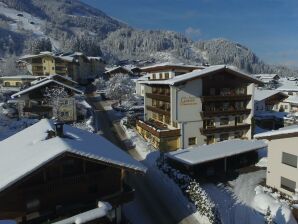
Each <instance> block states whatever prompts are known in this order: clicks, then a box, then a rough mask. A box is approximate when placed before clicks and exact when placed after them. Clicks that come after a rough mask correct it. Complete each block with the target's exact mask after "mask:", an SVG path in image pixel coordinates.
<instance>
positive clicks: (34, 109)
mask: <svg viewBox="0 0 298 224" xmlns="http://www.w3.org/2000/svg"><path fill="white" fill-rule="evenodd" d="M23 111H24V112H31V113H38V112H50V111H52V107H51V106H42V105H34V106H31V107H24V108H23Z"/></svg>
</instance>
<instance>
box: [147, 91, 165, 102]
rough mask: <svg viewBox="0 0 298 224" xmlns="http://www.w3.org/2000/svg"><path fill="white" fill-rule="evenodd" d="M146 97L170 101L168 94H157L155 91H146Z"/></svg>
mask: <svg viewBox="0 0 298 224" xmlns="http://www.w3.org/2000/svg"><path fill="white" fill-rule="evenodd" d="M146 97H148V98H151V99H156V100H160V101H164V102H170V95H165V94H157V93H146Z"/></svg>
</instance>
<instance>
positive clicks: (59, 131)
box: [54, 122, 64, 138]
mask: <svg viewBox="0 0 298 224" xmlns="http://www.w3.org/2000/svg"><path fill="white" fill-rule="evenodd" d="M54 125H55V129H56V130H55V131H56V136H58V137H60V138H63V137H64V133H63V125H64V123H63V122H55V123H54Z"/></svg>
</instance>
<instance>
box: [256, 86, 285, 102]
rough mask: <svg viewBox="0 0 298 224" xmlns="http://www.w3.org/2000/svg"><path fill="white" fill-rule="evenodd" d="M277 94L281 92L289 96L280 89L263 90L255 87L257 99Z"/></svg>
mask: <svg viewBox="0 0 298 224" xmlns="http://www.w3.org/2000/svg"><path fill="white" fill-rule="evenodd" d="M276 94H281V95H283V96H285V97H286V96H287V95H286V94H284V93H282V92H281V91H278V90H267V89H265V90H261V89H255V101H262V100H265V99H267V98H269V97H271V96H274V95H276Z"/></svg>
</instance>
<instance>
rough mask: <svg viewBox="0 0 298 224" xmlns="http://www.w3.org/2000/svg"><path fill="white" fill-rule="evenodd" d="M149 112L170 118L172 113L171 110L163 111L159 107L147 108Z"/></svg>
mask: <svg viewBox="0 0 298 224" xmlns="http://www.w3.org/2000/svg"><path fill="white" fill-rule="evenodd" d="M146 108H147V110H150V111H152V112H156V113H158V114H163V115H167V116H170V115H171V113H170V111H169V110H164V109H161V108H158V107H153V106H148V105H147V106H146Z"/></svg>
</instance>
